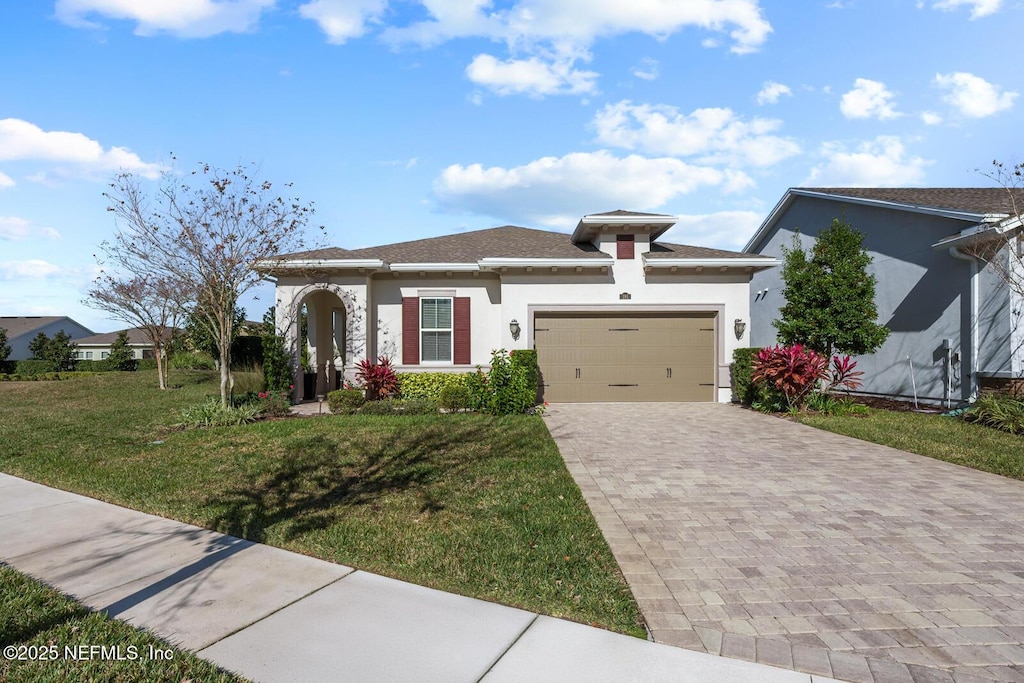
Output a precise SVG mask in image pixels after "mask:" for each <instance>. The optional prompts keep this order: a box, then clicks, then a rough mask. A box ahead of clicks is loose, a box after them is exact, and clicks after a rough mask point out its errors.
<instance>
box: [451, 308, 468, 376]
mask: <svg viewBox="0 0 1024 683" xmlns="http://www.w3.org/2000/svg"><path fill="white" fill-rule="evenodd" d="M453 309H454V310H453V311H452V313H453V316H452V317H453V320H452V362H453V363H454V364H455V365H469V362H470V336H469V331H470V324H469V297H468V296H457V297H455V301H454V304H453Z"/></svg>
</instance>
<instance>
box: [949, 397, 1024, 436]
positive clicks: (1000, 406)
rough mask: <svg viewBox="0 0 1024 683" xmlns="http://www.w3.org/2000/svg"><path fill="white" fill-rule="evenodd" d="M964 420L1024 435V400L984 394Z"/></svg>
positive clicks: (964, 416)
mask: <svg viewBox="0 0 1024 683" xmlns="http://www.w3.org/2000/svg"><path fill="white" fill-rule="evenodd" d="M963 418H964V419H966V420H970V421H971V422H978V423H980V424H983V425H986V426H988V427H993V428H995V429H1001V430H1002V431H1004V432H1009V433H1010V434H1024V399H1019V398H1015V397H1014V396H1012V395H1011V394H1009V393H1003V392H988V393H983V394H982V395H981V396H979V397H978V400H977V401H975V403H974V405H973V406H971V408H970V410H968V411H967V412H965V413H964V414H963Z"/></svg>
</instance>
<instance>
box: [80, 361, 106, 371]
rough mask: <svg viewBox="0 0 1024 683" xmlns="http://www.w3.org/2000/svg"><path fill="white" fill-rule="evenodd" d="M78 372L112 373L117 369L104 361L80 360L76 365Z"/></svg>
mask: <svg viewBox="0 0 1024 683" xmlns="http://www.w3.org/2000/svg"><path fill="white" fill-rule="evenodd" d="M75 369H76V370H82V371H84V372H110V371H111V370H114V369H115V368H113V367H111V365H110V363H109V362H107V360H106V359H104V360H80V361H78V363H76V364H75Z"/></svg>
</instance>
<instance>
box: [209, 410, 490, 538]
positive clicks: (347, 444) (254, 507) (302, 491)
mask: <svg viewBox="0 0 1024 683" xmlns="http://www.w3.org/2000/svg"><path fill="white" fill-rule="evenodd" d="M485 432H486V424H483V423H479V422H471V423H461V424H448V425H434V426H430V427H426V428H421V427H418V426H417V427H412V428H410V429H409V430H395V431H394V432H391V433H388V434H386V435H383V436H381V438H379V439H372V440H371V439H365V440H360V441H357V442H353V441H347V440H346V439H345V437H344V435H343V434H342V435H327V434H318V435H315V436H300V437H296V438H293V439H292V440H290V442H289V443H287V444H286V446H285V455H284V457H283V459H282V460H281V461H280V462H279V465H278V466H277V468H276V469H274V470H272V471H268V472H267V473H266V474H265V475H264V476H263V477H262V478H261V480H260V481H257V482H254V483H253V484H251V485H242V486H237V487H234V488H231V489H228V490H225V491H221V492H218V493H216V494H214V495H212V496H209V497H208V498H207V499H206V500H205V501H204V502H203V504H204V506H207V507H209V508H211V509H213V510H217V511H218V512H217V514H216V515H215V516H214V517H213V518H212V519H211V520H210V528H212V529H215V530H217V531H220V532H222V533H226V534H231V535H233V536H238V537H241V538H245V539H248V540H251V541H256V542H259V543H262V542H265V541H266V540H267V531H268V529H270V528H272V527H275V526H276V525H279V524H283V525H284V526H283V538H284V539H285V540H291V539H294V538H296V537H299V536H302V535H303V534H305V533H308V532H310V531H315V530H319V529H325V528H327V527H330V526H331V525H333V524H334V523H335V522H337V521H338V520H339V519H340V518H341V517H343V516H344V515H345V514H346V510H349V509H352V508H355V507H360V506H365V505H369V504H374V503H376V502H378V501H381V500H382V499H386V498H389V497H392V496H395V495H399V494H402V493H405V492H408V491H415V492H416V494H417V495H418V496H419V498H420V508H419V512H420V513H424V512H430V513H434V512H440V511H442V510H444V509H445V504H444V502H443V501H442V500H439V499H438V497H437V494H436V491H434V490H432V489H431V486H432V485H433V484H437V483H439V482H441V481H442V480H444V479H446V478H448V477H450V476H451V475H453V474H456V473H457V472H458V471H460V470H463V469H465V468H467V467H471V466H472V465H473V461H474V460H477V459H480V458H481V457H486V456H488V455H489V454H490V452H491V448H490V447H489V445H488V441H489V439H491V438H493V435H488V434H486V433H485ZM370 441H372V442H373V443H370ZM467 445H470V446H471V447H470V448H467Z"/></svg>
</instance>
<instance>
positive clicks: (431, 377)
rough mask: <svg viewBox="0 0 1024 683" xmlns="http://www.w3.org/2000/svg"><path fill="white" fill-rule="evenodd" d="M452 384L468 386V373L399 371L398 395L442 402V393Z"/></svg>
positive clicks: (405, 397)
mask: <svg viewBox="0 0 1024 683" xmlns="http://www.w3.org/2000/svg"><path fill="white" fill-rule="evenodd" d="M450 386H463V387H464V386H466V373H462V372H400V373H398V395H399V396H400V397H401V398H403V399H414V398H422V399H427V400H430V401H435V402H438V403H440V401H441V393H442V392H443V391H444V390H445V388H447V387H450Z"/></svg>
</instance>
